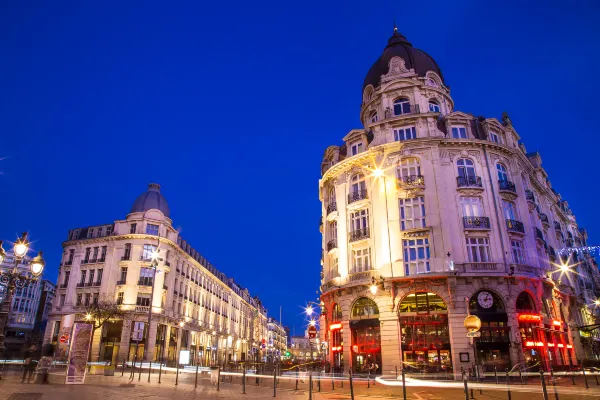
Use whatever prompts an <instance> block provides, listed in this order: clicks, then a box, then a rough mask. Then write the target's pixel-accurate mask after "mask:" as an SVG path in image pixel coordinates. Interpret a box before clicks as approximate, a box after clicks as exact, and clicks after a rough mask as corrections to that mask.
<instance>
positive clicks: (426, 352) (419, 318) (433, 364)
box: [398, 292, 452, 372]
mask: <svg viewBox="0 0 600 400" xmlns="http://www.w3.org/2000/svg"><path fill="white" fill-rule="evenodd" d="M398 318H399V323H400V330H401V334H402V359H403V362H404V365H405V366H406V368H408V369H409V370H413V371H421V372H451V371H452V352H451V346H450V336H449V330H448V307H447V306H446V303H445V302H444V301H443V300H442V298H441V297H440V296H438V295H436V294H435V293H430V292H417V293H411V294H409V295H407V296H406V297H405V298H404V300H403V301H402V302H401V303H400V306H399V307H398Z"/></svg>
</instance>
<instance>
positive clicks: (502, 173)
mask: <svg viewBox="0 0 600 400" xmlns="http://www.w3.org/2000/svg"><path fill="white" fill-rule="evenodd" d="M496 171H497V172H498V180H499V181H500V182H506V181H508V172H507V171H506V167H505V166H504V164H500V163H498V164H496Z"/></svg>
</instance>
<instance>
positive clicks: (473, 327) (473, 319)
mask: <svg viewBox="0 0 600 400" xmlns="http://www.w3.org/2000/svg"><path fill="white" fill-rule="evenodd" d="M464 325H465V328H467V330H468V331H469V332H478V331H479V329H480V328H481V320H480V319H479V317H478V316H477V315H467V318H465V322H464Z"/></svg>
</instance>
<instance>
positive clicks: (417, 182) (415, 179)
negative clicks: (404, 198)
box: [398, 175, 425, 187]
mask: <svg viewBox="0 0 600 400" xmlns="http://www.w3.org/2000/svg"><path fill="white" fill-rule="evenodd" d="M398 186H402V187H406V186H425V177H423V175H406V176H401V177H399V178H398Z"/></svg>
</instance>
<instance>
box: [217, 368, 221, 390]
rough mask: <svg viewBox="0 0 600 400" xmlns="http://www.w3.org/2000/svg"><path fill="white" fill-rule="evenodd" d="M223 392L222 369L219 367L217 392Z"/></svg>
mask: <svg viewBox="0 0 600 400" xmlns="http://www.w3.org/2000/svg"><path fill="white" fill-rule="evenodd" d="M219 390H221V367H217V392H218V391H219Z"/></svg>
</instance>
